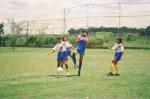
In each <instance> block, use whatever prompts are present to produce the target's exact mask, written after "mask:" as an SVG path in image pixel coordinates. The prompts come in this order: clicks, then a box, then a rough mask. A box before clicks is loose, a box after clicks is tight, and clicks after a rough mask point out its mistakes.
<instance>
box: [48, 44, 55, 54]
mask: <svg viewBox="0 0 150 99" xmlns="http://www.w3.org/2000/svg"><path fill="white" fill-rule="evenodd" d="M56 50H57V45H55V47H54V48H53V49H52V50H51V51H50V52H49V53H48V55H50V54H52V53H54V52H56Z"/></svg>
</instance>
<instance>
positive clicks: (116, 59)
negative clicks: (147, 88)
mask: <svg viewBox="0 0 150 99" xmlns="http://www.w3.org/2000/svg"><path fill="white" fill-rule="evenodd" d="M111 49H112V50H115V56H114V59H113V60H112V62H111V71H110V72H109V73H108V74H107V75H108V76H113V75H115V76H120V74H119V73H118V66H117V63H118V62H119V61H120V60H121V58H122V55H123V51H124V46H123V44H122V39H120V38H117V39H116V44H115V45H114V46H113V47H112V48H111ZM114 70H115V74H114V73H113V71H114Z"/></svg>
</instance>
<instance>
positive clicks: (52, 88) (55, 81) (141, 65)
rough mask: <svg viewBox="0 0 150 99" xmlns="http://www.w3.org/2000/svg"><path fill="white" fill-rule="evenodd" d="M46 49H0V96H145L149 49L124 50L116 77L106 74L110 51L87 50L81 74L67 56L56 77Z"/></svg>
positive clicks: (149, 89) (148, 93) (149, 83)
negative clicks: (65, 66)
mask: <svg viewBox="0 0 150 99" xmlns="http://www.w3.org/2000/svg"><path fill="white" fill-rule="evenodd" d="M48 51H49V49H48V48H42V49H40V48H15V52H12V48H4V47H1V48H0V99H149V98H150V50H125V53H124V57H123V61H121V62H120V63H119V67H120V74H121V76H119V77H115V76H113V77H108V76H106V73H107V72H108V71H109V65H110V61H111V60H112V59H113V54H114V52H113V51H111V50H107V49H87V50H86V54H85V57H84V62H83V68H82V74H81V76H80V77H78V76H76V74H77V70H75V69H73V64H72V61H71V59H69V60H68V61H69V66H70V67H69V68H70V74H71V75H70V77H66V75H65V74H66V73H65V71H64V72H63V73H62V74H61V76H59V77H56V54H57V53H55V54H52V55H51V56H48V55H47V53H48Z"/></svg>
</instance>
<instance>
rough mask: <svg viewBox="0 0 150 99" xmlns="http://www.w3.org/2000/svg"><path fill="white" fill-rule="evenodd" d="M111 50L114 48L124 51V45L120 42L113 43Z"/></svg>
mask: <svg viewBox="0 0 150 99" xmlns="http://www.w3.org/2000/svg"><path fill="white" fill-rule="evenodd" d="M112 49H113V50H115V52H118V53H120V52H123V51H124V46H123V45H122V44H121V43H120V44H117V43H116V44H115V45H114V46H113V47H112Z"/></svg>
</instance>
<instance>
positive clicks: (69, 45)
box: [65, 42, 75, 50]
mask: <svg viewBox="0 0 150 99" xmlns="http://www.w3.org/2000/svg"><path fill="white" fill-rule="evenodd" d="M65 44H66V46H67V47H69V48H72V49H73V50H75V47H74V46H72V44H69V43H68V42H66V43H65Z"/></svg>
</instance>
